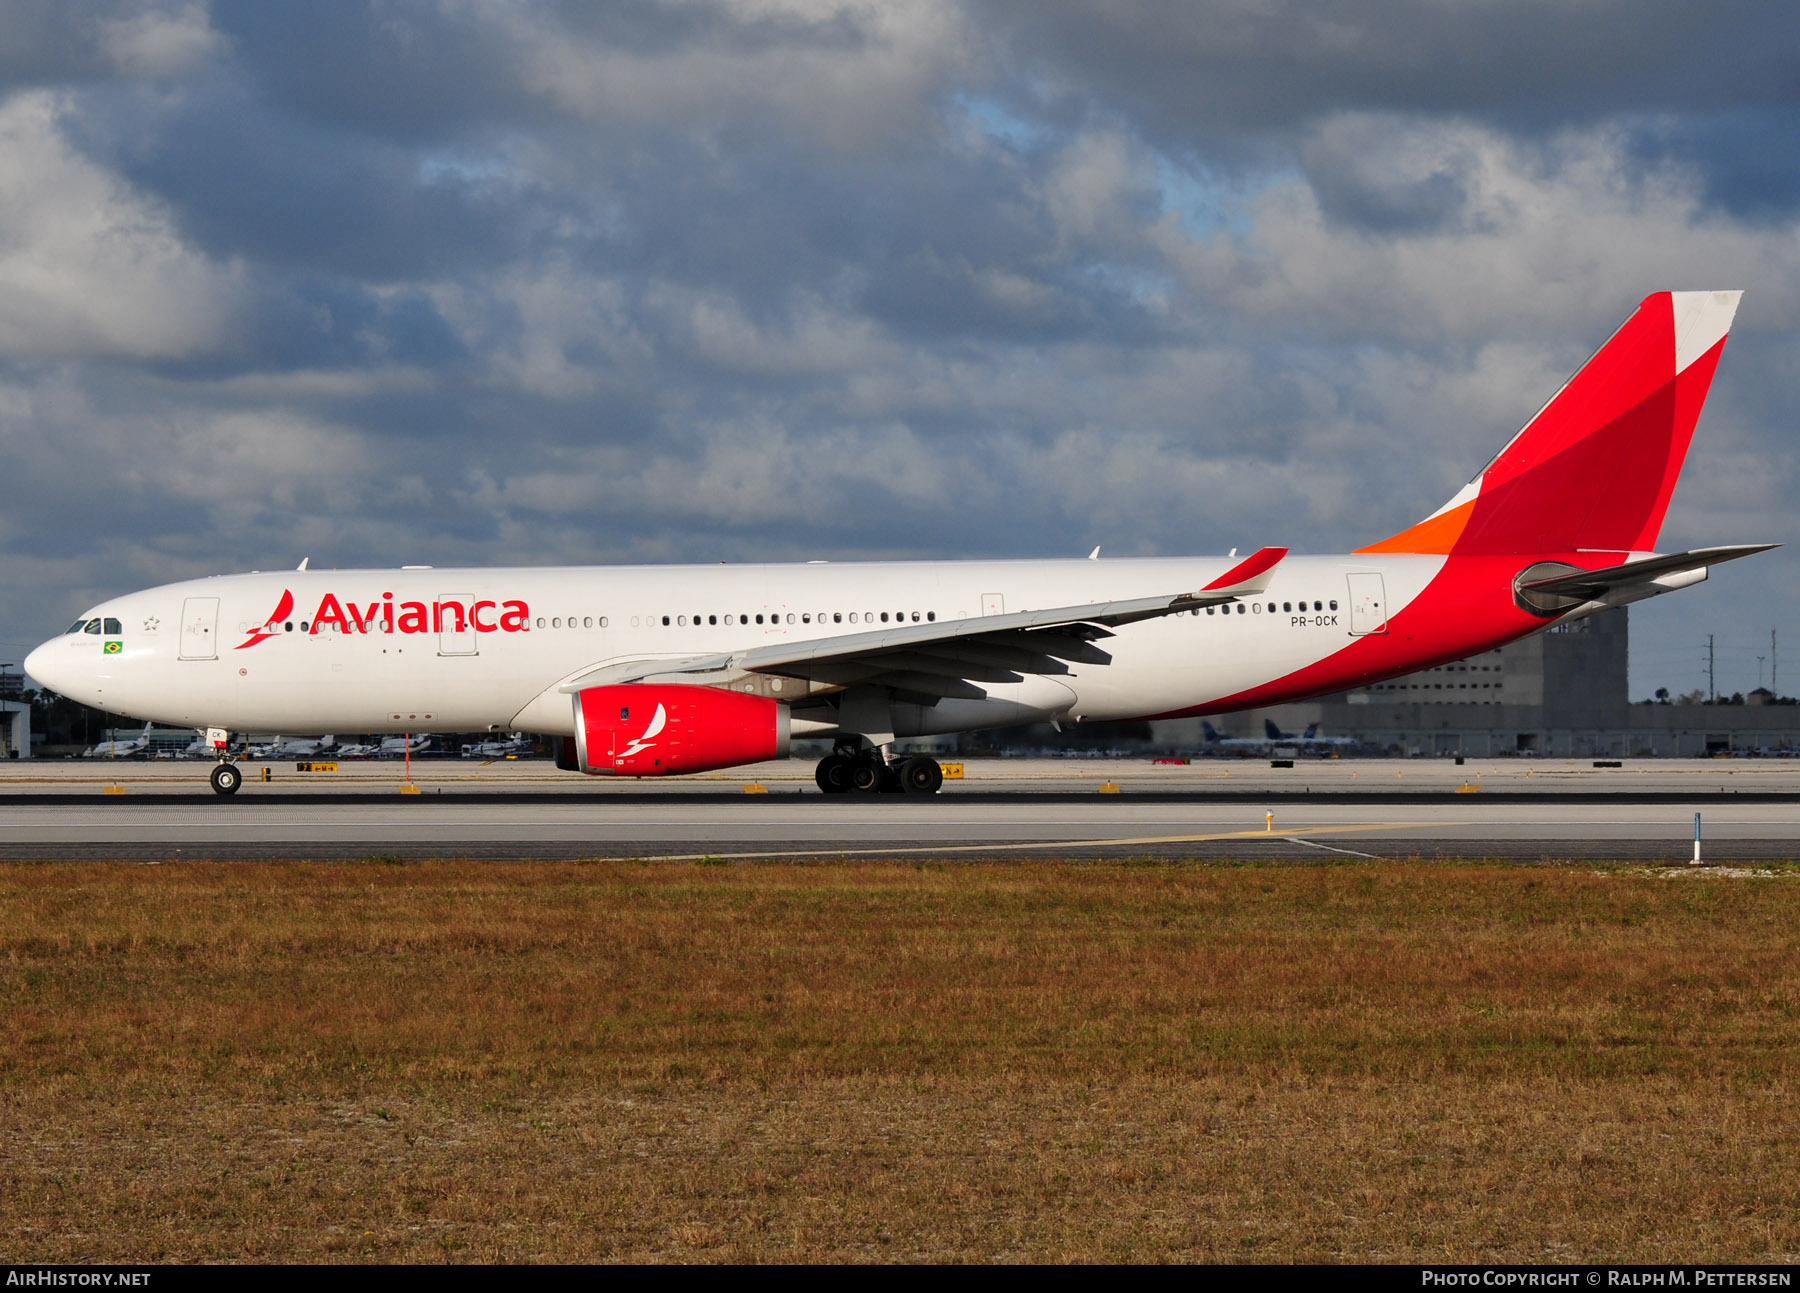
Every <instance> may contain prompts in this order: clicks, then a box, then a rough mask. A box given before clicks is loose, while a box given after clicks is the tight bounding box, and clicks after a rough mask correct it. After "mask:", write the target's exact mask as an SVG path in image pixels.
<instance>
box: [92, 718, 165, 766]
mask: <svg viewBox="0 0 1800 1293" xmlns="http://www.w3.org/2000/svg"><path fill="white" fill-rule="evenodd" d="M153 726H154V724H153V723H145V724H144V730H143V731H142V732H140V733H138V735H136V736H134V737H130V738H125V737H121V736H119V735H118V734H117V733H116V732H115V733H114V734H113V736H112V738H111V739H110V740H105V741H96V742H95V743H94V744H93V745H90V746H89V747H88V748H87V749H85V750H83V751H82V752H81V757H82V758H84V759H129V758H132V757H134V756H136V755H139V754H142V753H143V752H144V751H145V750H147V749H149V748H150V729H151V728H152V727H153Z"/></svg>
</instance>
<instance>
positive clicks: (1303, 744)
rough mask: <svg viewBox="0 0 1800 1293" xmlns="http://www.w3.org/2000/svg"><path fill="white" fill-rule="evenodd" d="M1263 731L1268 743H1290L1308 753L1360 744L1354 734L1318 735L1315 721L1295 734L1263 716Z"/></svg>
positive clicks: (1320, 752) (1324, 752) (1341, 748)
mask: <svg viewBox="0 0 1800 1293" xmlns="http://www.w3.org/2000/svg"><path fill="white" fill-rule="evenodd" d="M1263 731H1264V733H1265V734H1267V736H1268V738H1269V744H1270V745H1291V746H1294V747H1295V748H1297V749H1300V750H1304V751H1306V753H1308V754H1330V753H1331V752H1333V751H1334V750H1344V749H1348V748H1349V747H1351V746H1353V745H1359V744H1361V742H1359V741H1358V740H1357V739H1356V738H1355V737H1354V736H1320V735H1319V725H1318V724H1317V723H1309V724H1307V726H1306V730H1305V731H1304V732H1302V733H1300V734H1299V735H1298V736H1296V735H1294V733H1292V732H1284V731H1282V730H1281V729H1280V728H1279V727H1277V726H1276V725H1275V720H1274V719H1272V718H1265V719H1263Z"/></svg>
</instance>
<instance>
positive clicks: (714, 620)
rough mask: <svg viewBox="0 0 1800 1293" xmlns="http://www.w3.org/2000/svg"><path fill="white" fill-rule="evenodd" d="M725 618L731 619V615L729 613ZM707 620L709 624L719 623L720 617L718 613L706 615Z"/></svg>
mask: <svg viewBox="0 0 1800 1293" xmlns="http://www.w3.org/2000/svg"><path fill="white" fill-rule="evenodd" d="M725 618H726V619H730V618H731V617H730V616H729V615H727V616H726V617H725ZM706 622H707V623H708V624H717V623H718V622H719V617H718V616H717V615H708V616H707V617H706Z"/></svg>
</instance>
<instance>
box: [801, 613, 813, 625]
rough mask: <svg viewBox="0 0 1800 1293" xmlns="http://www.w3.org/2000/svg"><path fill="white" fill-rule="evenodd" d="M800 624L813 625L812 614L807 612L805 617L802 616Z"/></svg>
mask: <svg viewBox="0 0 1800 1293" xmlns="http://www.w3.org/2000/svg"><path fill="white" fill-rule="evenodd" d="M800 622H801V623H802V624H811V623H812V612H811V611H807V612H806V613H805V614H804V615H802V616H801V617H800Z"/></svg>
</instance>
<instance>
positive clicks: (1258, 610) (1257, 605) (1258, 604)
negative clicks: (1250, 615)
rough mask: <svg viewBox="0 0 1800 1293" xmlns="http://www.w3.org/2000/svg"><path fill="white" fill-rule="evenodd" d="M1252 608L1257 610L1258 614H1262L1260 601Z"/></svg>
mask: <svg viewBox="0 0 1800 1293" xmlns="http://www.w3.org/2000/svg"><path fill="white" fill-rule="evenodd" d="M1250 609H1251V610H1253V611H1255V612H1256V613H1257V614H1258V615H1261V614H1262V603H1261V602H1258V603H1257V604H1256V605H1254V606H1252V607H1251V608H1250Z"/></svg>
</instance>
